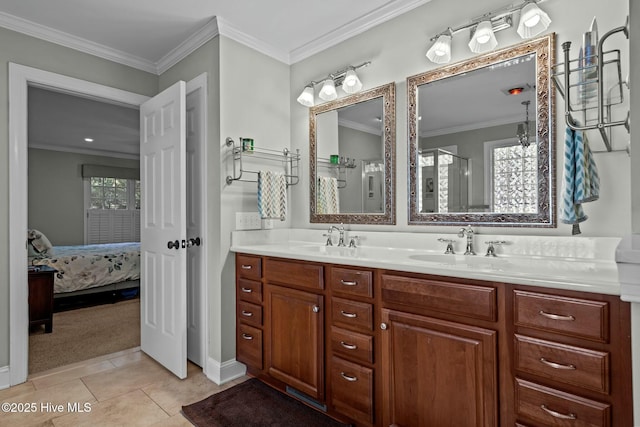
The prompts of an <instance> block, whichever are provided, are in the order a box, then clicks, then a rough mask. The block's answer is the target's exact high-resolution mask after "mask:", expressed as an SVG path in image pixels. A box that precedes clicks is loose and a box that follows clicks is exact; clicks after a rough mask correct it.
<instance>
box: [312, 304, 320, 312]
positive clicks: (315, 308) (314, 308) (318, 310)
mask: <svg viewBox="0 0 640 427" xmlns="http://www.w3.org/2000/svg"><path fill="white" fill-rule="evenodd" d="M313 312H314V313H319V312H320V307H318V306H317V305H314V306H313Z"/></svg>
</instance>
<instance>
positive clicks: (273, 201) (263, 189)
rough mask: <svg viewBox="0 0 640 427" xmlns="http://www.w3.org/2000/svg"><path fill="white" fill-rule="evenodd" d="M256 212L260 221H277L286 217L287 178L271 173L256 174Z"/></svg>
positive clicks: (261, 172)
mask: <svg viewBox="0 0 640 427" xmlns="http://www.w3.org/2000/svg"><path fill="white" fill-rule="evenodd" d="M258 212H259V213H260V217H261V218H262V219H279V220H280V221H284V220H285V218H286V216H287V178H286V177H285V176H284V174H282V173H279V172H273V171H260V173H259V174H258Z"/></svg>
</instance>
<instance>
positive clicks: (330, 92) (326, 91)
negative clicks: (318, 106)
mask: <svg viewBox="0 0 640 427" xmlns="http://www.w3.org/2000/svg"><path fill="white" fill-rule="evenodd" d="M318 96H319V97H320V99H324V100H325V101H333V100H334V99H336V98H337V97H338V92H336V82H334V81H333V79H327V80H325V81H324V83H323V84H322V89H320V93H319V94H318Z"/></svg>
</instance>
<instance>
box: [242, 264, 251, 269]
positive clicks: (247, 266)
mask: <svg viewBox="0 0 640 427" xmlns="http://www.w3.org/2000/svg"><path fill="white" fill-rule="evenodd" d="M240 268H242V269H243V270H251V269H252V268H253V267H252V266H250V265H246V264H242V266H241V267H240Z"/></svg>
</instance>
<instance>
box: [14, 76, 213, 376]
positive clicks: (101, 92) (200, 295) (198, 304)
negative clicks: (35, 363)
mask: <svg viewBox="0 0 640 427" xmlns="http://www.w3.org/2000/svg"><path fill="white" fill-rule="evenodd" d="M9 69H10V73H9V74H10V76H9V80H10V85H9V87H10V107H9V109H10V141H11V143H10V145H11V149H10V156H11V159H10V171H9V176H10V181H9V182H10V208H9V209H10V236H9V237H10V238H9V243H10V250H9V253H10V257H9V266H10V304H11V306H12V307H24V309H23V310H20V309H18V310H12V311H11V312H10V316H9V317H10V328H9V330H10V361H11V365H10V383H11V385H15V384H19V383H22V382H24V381H25V380H26V377H27V370H28V364H27V361H28V326H27V325H28V310H27V307H26V306H25V305H26V304H25V301H26V300H27V298H26V297H27V295H26V293H27V291H26V289H27V287H26V283H27V274H26V273H27V271H26V269H25V268H24V265H26V264H27V259H26V258H27V257H26V251H25V250H24V242H25V238H24V236H25V235H26V229H27V176H26V173H27V172H26V170H27V167H26V163H27V147H26V145H27V142H26V141H27V134H26V124H27V109H28V106H27V88H28V87H29V86H37V87H44V88H50V89H52V90H56V91H61V92H67V93H73V94H77V95H80V96H86V97H89V98H93V99H103V100H107V102H112V103H119V104H124V105H129V106H135V107H136V108H137V106H139V105H140V104H141V103H142V102H143V101H144V100H146V99H147V98H146V97H144V96H141V95H137V94H134V93H130V92H125V91H122V90H119V89H114V88H109V87H106V86H102V85H97V84H94V83H90V82H86V81H82V80H78V79H74V78H70V77H66V76H62V75H58V74H54V73H49V72H46V71H42V70H37V69H34V68H30V67H24V66H19V65H16V64H10V67H9ZM187 90H188V94H189V98H190V99H191V100H192V102H193V103H195V106H193V109H194V110H195V112H196V114H200V117H201V118H204V117H206V114H205V112H206V96H204V94H205V93H206V74H204V75H202V76H199V77H198V78H196V79H194V80H193V81H191V82H189V84H188V86H187ZM192 119H193V117H192ZM192 122H193V123H194V124H195V125H196V126H198V128H199V132H196V134H197V136H196V137H195V138H194V139H193V141H195V145H196V146H197V147H198V150H204V149H205V140H206V127H205V123H204V122H205V120H202V119H200V120H192ZM194 158H195V159H199V160H201V161H202V162H201V170H199V171H198V172H199V174H200V175H199V176H198V177H196V178H192V181H193V182H195V181H197V182H200V181H201V179H200V178H201V176H203V174H204V173H205V169H204V168H205V166H206V165H205V163H204V159H205V158H206V157H205V155H204V152H203V151H196V152H195V154H194ZM198 192H199V193H198ZM190 193H192V194H193V195H194V196H195V197H196V198H197V199H198V201H199V203H200V209H201V210H200V211H199V216H200V218H206V212H204V209H205V207H206V193H205V192H204V186H202V185H200V186H199V188H197V189H196V190H194V191H190ZM200 225H201V227H202V229H201V230H200V231H199V234H198V235H200V236H206V230H205V229H204V226H205V224H204V223H202V224H200ZM203 246H204V245H203ZM201 249H202V250H201V252H202V255H201V257H200V258H201V260H202V259H206V257H205V254H204V251H205V250H206V249H205V247H202V248H201ZM201 260H199V261H195V264H198V263H199V264H201V265H200V266H197V268H195V269H194V270H195V271H196V272H197V273H198V274H199V278H198V279H199V280H198V282H199V283H198V284H197V286H194V287H193V289H192V292H191V294H190V295H189V305H191V306H192V307H191V309H192V310H191V312H190V313H189V316H188V324H187V329H188V330H190V332H191V334H190V335H189V336H190V338H189V339H190V344H194V345H193V346H190V350H189V351H190V353H191V354H190V356H189V359H191V360H197V362H196V363H197V364H199V365H200V366H204V365H205V360H206V358H205V345H204V343H205V342H206V340H205V337H206V334H207V332H206V312H205V308H206V305H205V302H206V288H205V287H204V286H201V285H202V283H204V280H202V278H203V277H206V265H205V263H204V262H201ZM193 282H195V281H193ZM193 282H192V283H193ZM54 327H55V326H54ZM198 359H199V360H198Z"/></svg>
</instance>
